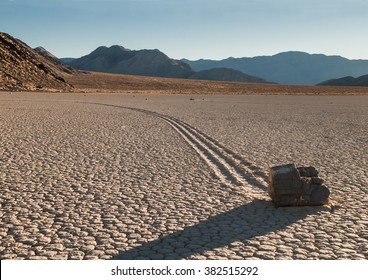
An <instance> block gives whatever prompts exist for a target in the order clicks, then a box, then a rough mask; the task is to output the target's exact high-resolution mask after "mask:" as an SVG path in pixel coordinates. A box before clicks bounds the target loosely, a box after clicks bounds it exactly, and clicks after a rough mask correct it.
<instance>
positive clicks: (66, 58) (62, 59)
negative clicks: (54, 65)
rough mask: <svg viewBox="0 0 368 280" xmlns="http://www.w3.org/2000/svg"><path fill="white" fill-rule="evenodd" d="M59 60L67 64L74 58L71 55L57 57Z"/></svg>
mask: <svg viewBox="0 0 368 280" xmlns="http://www.w3.org/2000/svg"><path fill="white" fill-rule="evenodd" d="M59 60H60V61H61V62H63V63H65V64H68V63H70V62H72V61H73V60H75V58H72V57H63V58H59Z"/></svg>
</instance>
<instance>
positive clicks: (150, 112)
mask: <svg viewBox="0 0 368 280" xmlns="http://www.w3.org/2000/svg"><path fill="white" fill-rule="evenodd" d="M0 135H1V137H0V188H1V192H0V203H1V209H0V258H1V259H111V258H115V259H368V209H367V205H368V196H367V192H368V171H367V166H368V153H367V151H368V95H356V96H354V95H351V96H344V95H343V96H336V95H326V96H323V95H322V96H313V95H310V96H304V95H299V96H293V95H291V96H287V95H269V96H267V95H236V96H225V95H186V94H183V95H159V94H158V95H145V94H137V95H133V94H122V93H120V94H94V93H88V94H75V93H67V94H66V93H11V94H10V93H6V92H0ZM290 162H295V163H296V164H297V165H313V166H315V167H316V168H317V169H318V170H319V171H320V176H321V177H322V178H324V179H325V181H326V185H327V186H328V187H329V188H330V190H331V205H329V206H321V207H295V208H290V207H289V208H288V207H287V208H275V207H274V206H273V204H272V202H271V201H270V199H269V197H268V195H267V192H266V186H267V174H268V170H269V168H270V167H271V166H273V165H279V164H284V163H290Z"/></svg>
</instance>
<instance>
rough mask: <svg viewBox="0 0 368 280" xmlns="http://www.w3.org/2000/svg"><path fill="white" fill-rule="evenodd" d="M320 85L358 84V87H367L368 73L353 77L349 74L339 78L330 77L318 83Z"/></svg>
mask: <svg viewBox="0 0 368 280" xmlns="http://www.w3.org/2000/svg"><path fill="white" fill-rule="evenodd" d="M319 85H322V86H358V87H368V75H364V76H360V77H358V78H354V77H351V76H348V77H343V78H339V79H332V80H328V81H325V82H323V83H320V84H319Z"/></svg>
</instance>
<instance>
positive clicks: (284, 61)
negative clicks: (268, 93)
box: [182, 51, 368, 85]
mask: <svg viewBox="0 0 368 280" xmlns="http://www.w3.org/2000/svg"><path fill="white" fill-rule="evenodd" d="M182 61H183V62H185V63H187V64H189V65H190V66H191V67H192V69H193V70H194V71H202V70H206V69H211V68H214V67H227V68H232V69H235V70H238V71H241V72H245V73H247V74H249V75H253V76H257V77H260V78H263V79H265V80H267V81H270V82H275V83H279V84H290V85H315V84H320V83H323V82H324V81H326V80H331V79H336V78H341V77H345V76H353V77H358V76H362V75H366V74H368V60H349V59H347V58H344V57H341V56H327V55H323V54H308V53H305V52H296V51H290V52H284V53H279V54H276V55H273V56H257V57H252V58H247V57H243V58H233V57H230V58H227V59H223V60H208V59H200V60H195V61H192V60H188V59H183V60H182ZM366 85H368V84H366Z"/></svg>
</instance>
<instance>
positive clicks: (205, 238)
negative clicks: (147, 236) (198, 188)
mask: <svg viewBox="0 0 368 280" xmlns="http://www.w3.org/2000/svg"><path fill="white" fill-rule="evenodd" d="M323 210H325V208H324V207H323V206H322V207H293V208H291V207H280V208H276V207H275V206H274V205H273V203H272V202H271V201H262V200H254V201H252V202H250V203H247V204H245V205H242V206H240V207H237V208H234V209H232V210H230V211H228V212H224V213H221V214H218V215H216V216H212V217H209V218H208V219H207V220H204V221H201V222H199V223H198V224H196V225H193V226H190V227H186V228H185V229H183V230H179V231H177V232H174V233H172V234H167V235H164V236H162V237H160V238H158V239H156V240H153V241H150V242H147V243H143V244H141V245H138V246H137V247H134V248H132V249H129V250H127V251H123V252H120V253H119V254H118V255H117V256H115V257H113V258H112V259H113V260H134V259H151V260H154V259H167V260H177V259H185V258H188V257H190V256H192V255H194V254H198V253H199V254H201V253H203V252H205V251H209V250H213V249H215V248H221V247H224V246H228V245H230V244H231V243H233V242H235V241H240V242H246V241H247V240H249V239H251V238H253V237H256V236H262V235H265V234H267V233H270V232H274V231H277V230H280V229H283V228H285V227H287V226H289V225H291V224H293V223H295V222H297V221H299V220H302V219H304V218H305V217H307V216H308V215H313V214H318V213H319V212H321V211H323Z"/></svg>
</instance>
